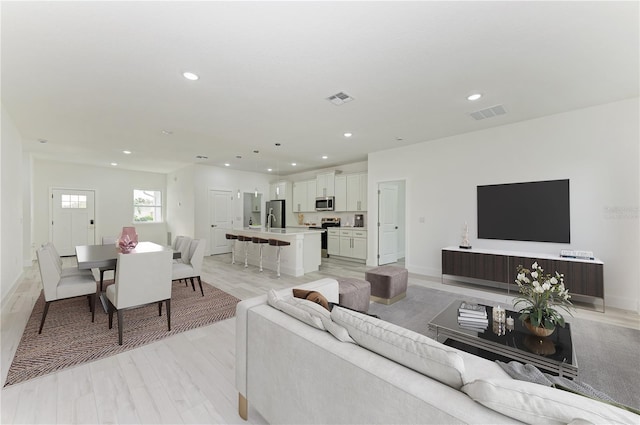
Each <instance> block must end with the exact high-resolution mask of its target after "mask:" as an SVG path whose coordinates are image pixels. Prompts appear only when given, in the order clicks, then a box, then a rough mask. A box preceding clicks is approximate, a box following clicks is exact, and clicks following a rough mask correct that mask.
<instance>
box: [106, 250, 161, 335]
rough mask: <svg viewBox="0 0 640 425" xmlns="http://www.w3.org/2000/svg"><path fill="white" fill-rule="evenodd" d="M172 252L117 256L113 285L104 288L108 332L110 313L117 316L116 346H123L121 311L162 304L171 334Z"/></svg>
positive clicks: (111, 318)
mask: <svg viewBox="0 0 640 425" xmlns="http://www.w3.org/2000/svg"><path fill="white" fill-rule="evenodd" d="M172 257H173V255H172V252H171V250H168V249H166V250H162V251H152V252H138V253H136V252H133V253H129V254H123V253H119V254H118V266H117V268H116V277H115V283H114V284H113V285H109V286H108V287H107V300H108V304H109V329H111V328H112V327H113V313H114V311H115V312H117V316H118V344H119V345H122V333H123V328H124V319H123V314H122V313H123V311H124V310H127V309H132V308H136V307H142V306H144V305H147V304H152V303H158V313H159V314H158V315H159V316H162V303H163V302H164V303H165V305H166V307H167V327H168V329H169V330H171V264H172V261H171V260H172Z"/></svg>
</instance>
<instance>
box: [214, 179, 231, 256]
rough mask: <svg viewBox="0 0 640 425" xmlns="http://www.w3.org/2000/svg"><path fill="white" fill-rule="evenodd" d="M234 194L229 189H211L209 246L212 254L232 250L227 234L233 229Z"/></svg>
mask: <svg viewBox="0 0 640 425" xmlns="http://www.w3.org/2000/svg"><path fill="white" fill-rule="evenodd" d="M232 201H233V194H232V193H231V191H227V190H210V191H209V226H210V227H209V247H210V253H209V254H210V255H215V254H226V253H227V252H231V247H230V245H229V241H227V238H226V237H225V235H226V234H227V232H228V231H229V230H231V228H232V225H233V222H232V217H233V214H232V212H233V211H232Z"/></svg>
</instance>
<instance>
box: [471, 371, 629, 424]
mask: <svg viewBox="0 0 640 425" xmlns="http://www.w3.org/2000/svg"><path fill="white" fill-rule="evenodd" d="M462 391H463V392H465V393H466V394H467V395H468V396H469V397H471V398H472V399H473V400H475V401H477V402H478V403H480V404H483V405H485V406H486V407H488V408H490V409H492V410H495V411H496V412H500V413H502V414H503V415H507V416H509V417H511V418H514V419H517V420H519V421H522V422H526V423H530V424H533V423H536V424H537V423H558V424H560V423H562V424H567V423H571V422H574V421H576V420H577V419H580V420H582V421H589V422H593V423H607V424H614V423H615V424H629V423H638V415H634V414H633V413H631V412H628V411H626V410H623V409H619V408H617V407H614V406H610V405H608V404H606V403H602V402H600V401H597V400H592V399H590V398H587V397H583V396H581V395H578V394H573V393H570V392H567V391H562V390H558V389H555V388H551V387H545V386H543V385H539V384H535V383H533V382H525V381H520V380H517V379H478V380H476V381H473V382H471V383H468V384H466V385H465V386H464V387H462ZM577 423H579V422H577Z"/></svg>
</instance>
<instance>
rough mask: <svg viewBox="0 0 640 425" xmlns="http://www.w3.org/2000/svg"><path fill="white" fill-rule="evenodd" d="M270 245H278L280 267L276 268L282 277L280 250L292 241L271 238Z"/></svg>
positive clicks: (278, 274)
mask: <svg viewBox="0 0 640 425" xmlns="http://www.w3.org/2000/svg"><path fill="white" fill-rule="evenodd" d="M269 245H271V246H277V247H278V267H277V268H276V270H277V276H278V277H280V250H281V249H282V247H283V246H289V245H291V242H287V241H281V240H280V239H269Z"/></svg>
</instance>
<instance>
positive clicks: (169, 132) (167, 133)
mask: <svg viewBox="0 0 640 425" xmlns="http://www.w3.org/2000/svg"><path fill="white" fill-rule="evenodd" d="M162 134H166V135H167V136H170V135H172V134H173V131H169V130H162Z"/></svg>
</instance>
